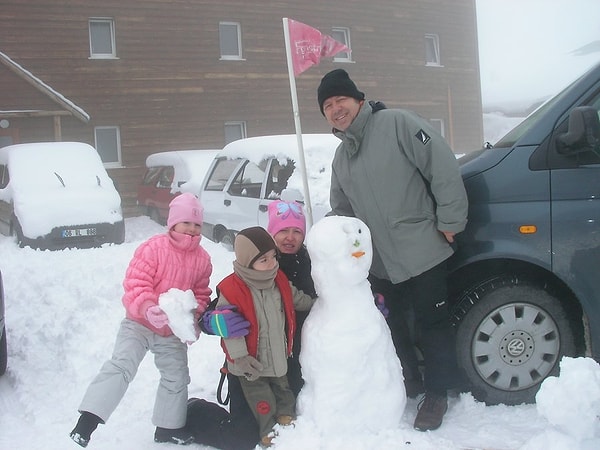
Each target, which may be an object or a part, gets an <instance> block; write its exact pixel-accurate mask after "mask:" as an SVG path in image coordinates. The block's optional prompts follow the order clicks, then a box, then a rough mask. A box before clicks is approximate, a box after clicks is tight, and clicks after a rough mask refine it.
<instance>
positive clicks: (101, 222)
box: [0, 142, 125, 250]
mask: <svg viewBox="0 0 600 450" xmlns="http://www.w3.org/2000/svg"><path fill="white" fill-rule="evenodd" d="M0 233H2V234H5V235H7V236H11V235H15V236H16V238H17V242H18V244H19V246H21V247H25V246H29V247H32V248H40V249H49V250H58V249H64V248H71V247H76V248H89V247H98V246H101V245H102V244H105V243H114V244H121V243H123V241H124V239H125V224H124V221H123V214H122V211H121V197H120V195H119V193H118V192H117V189H116V188H115V185H114V183H113V180H112V179H111V178H110V177H109V176H108V173H107V172H106V169H105V168H104V165H103V164H102V160H101V159H100V155H98V152H97V151H96V149H95V148H94V147H92V146H91V145H88V144H85V143H82V142H39V143H29V144H15V145H9V146H6V147H2V148H0Z"/></svg>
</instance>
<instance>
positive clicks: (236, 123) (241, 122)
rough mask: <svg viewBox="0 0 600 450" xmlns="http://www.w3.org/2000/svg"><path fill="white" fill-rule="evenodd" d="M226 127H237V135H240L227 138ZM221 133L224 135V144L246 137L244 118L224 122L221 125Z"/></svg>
mask: <svg viewBox="0 0 600 450" xmlns="http://www.w3.org/2000/svg"><path fill="white" fill-rule="evenodd" d="M228 127H231V128H233V127H238V130H239V131H240V133H239V135H240V136H241V137H239V138H236V139H233V140H229V139H228V134H227V128H228ZM223 133H224V137H225V145H227V144H229V143H230V142H233V141H237V140H239V139H245V138H246V137H248V134H247V132H246V121H245V120H230V121H227V122H225V123H224V125H223Z"/></svg>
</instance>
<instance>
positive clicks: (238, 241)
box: [233, 227, 277, 267]
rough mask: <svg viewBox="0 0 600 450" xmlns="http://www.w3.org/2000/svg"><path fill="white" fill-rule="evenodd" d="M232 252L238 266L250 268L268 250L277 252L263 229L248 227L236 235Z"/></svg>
mask: <svg viewBox="0 0 600 450" xmlns="http://www.w3.org/2000/svg"><path fill="white" fill-rule="evenodd" d="M233 250H234V252H235V259H236V261H237V262H238V264H240V265H242V266H244V267H252V264H254V262H255V261H256V260H257V259H258V258H260V257H261V256H262V255H264V254H265V253H267V252H268V251H269V250H275V251H277V245H276V244H275V241H274V240H273V238H272V237H271V235H270V234H269V232H268V231H267V230H265V229H264V228H263V227H250V228H246V229H244V230H242V231H240V232H239V233H238V234H237V236H236V237H235V242H234V243H233Z"/></svg>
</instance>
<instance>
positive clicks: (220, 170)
mask: <svg viewBox="0 0 600 450" xmlns="http://www.w3.org/2000/svg"><path fill="white" fill-rule="evenodd" d="M239 163H240V160H239V159H227V158H219V159H218V160H217V162H216V163H215V166H214V167H213V170H212V173H211V174H210V177H209V178H208V181H207V182H206V187H205V188H204V190H206V191H222V190H223V189H225V185H226V184H227V180H229V177H230V176H231V174H232V173H233V171H234V170H235V168H236V167H237V166H238V164H239Z"/></svg>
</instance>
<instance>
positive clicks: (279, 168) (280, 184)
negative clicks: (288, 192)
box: [266, 159, 295, 200]
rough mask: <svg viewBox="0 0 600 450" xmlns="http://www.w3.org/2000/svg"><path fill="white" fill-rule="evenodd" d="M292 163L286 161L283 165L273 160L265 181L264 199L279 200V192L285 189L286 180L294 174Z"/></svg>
mask: <svg viewBox="0 0 600 450" xmlns="http://www.w3.org/2000/svg"><path fill="white" fill-rule="evenodd" d="M294 167H295V166H294V162H293V161H291V160H287V161H286V164H285V165H282V164H280V162H279V160H277V159H273V161H272V163H271V169H270V171H269V177H268V179H267V191H266V197H267V198H268V199H271V200H276V199H279V198H281V192H282V191H283V190H284V189H285V188H286V187H287V185H288V180H289V179H290V177H291V176H292V173H293V172H294Z"/></svg>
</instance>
